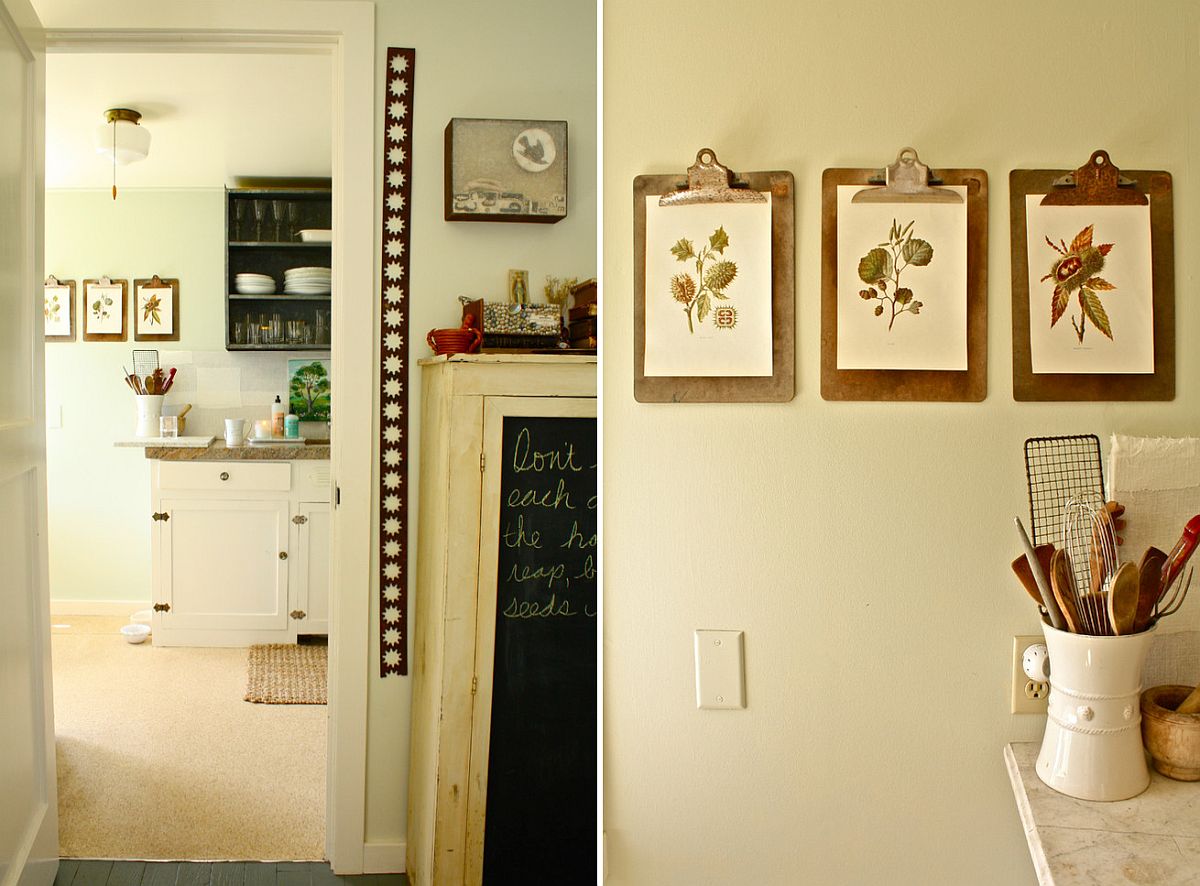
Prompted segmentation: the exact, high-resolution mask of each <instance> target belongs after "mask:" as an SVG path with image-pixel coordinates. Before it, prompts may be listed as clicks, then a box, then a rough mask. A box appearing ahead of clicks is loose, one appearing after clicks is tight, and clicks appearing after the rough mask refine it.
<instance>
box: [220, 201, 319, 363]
mask: <svg viewBox="0 0 1200 886" xmlns="http://www.w3.org/2000/svg"><path fill="white" fill-rule="evenodd" d="M256 201H262V202H261V205H262V208H263V218H262V221H261V224H260V223H259V221H258V219H257V218H256V216H255V211H254V210H255V203H256ZM277 205H278V208H279V209H282V213H280V214H281V219H276V210H277ZM332 219H333V201H332V192H331V191H330V190H329V189H328V188H226V189H225V349H226V350H229V351H328V350H329V349H330V342H331V340H332V327H331V324H332V309H331V296H329V295H289V294H286V293H283V292H282V291H280V292H277V293H275V294H272V295H246V294H242V293H239V292H238V291H237V290H236V288H235V287H234V279H235V277H236V276H237V275H238V274H241V273H256V274H268V275H270V276H271V277H273V278H274V279H275V283H276V287H277V288H278V289H279V290H282V289H283V274H284V271H286V270H288V269H289V268H296V267H323V268H328V267H331V266H332V257H333V244H331V243H312V242H302V241H301V240H300V239H299V237H300V235H299V233H298V232H299V231H300V230H303V229H311V228H318V229H320V228H325V229H328V228H330V227H332ZM276 235H278V239H275V238H276ZM321 314H323V315H324V317H323V319H324V322H323V324H320V327H321V329H322V330H323V334H322V335H319V336H318V334H317V331H318V324H319V320H320V319H321V317H320V316H319V315H321ZM274 315H279V318H280V320H281V321H282V322H283V324H284V326H285V328H286V324H287V323H288V322H289V321H293V320H302V321H304V322H305V323H306V324H307V326H308V328H309V329H310V330H312V332H313V339H314V340H313V341H312V343H299V342H279V343H266V342H262V341H260V342H257V343H247V342H245V341H241V340H239V339H238V338H237V336H236V330H237V324H239V323H240V324H242V325H243V329H245V327H246V326H247V325H249V324H254V325H257V326H259V327H260V332H261V331H265V330H262V327H263V325H265V324H266V323H268V322H269V321H270V319H271V318H272V317H273V316H274Z"/></svg>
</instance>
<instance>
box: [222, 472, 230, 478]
mask: <svg viewBox="0 0 1200 886" xmlns="http://www.w3.org/2000/svg"><path fill="white" fill-rule="evenodd" d="M221 479H222V480H228V479H229V471H221Z"/></svg>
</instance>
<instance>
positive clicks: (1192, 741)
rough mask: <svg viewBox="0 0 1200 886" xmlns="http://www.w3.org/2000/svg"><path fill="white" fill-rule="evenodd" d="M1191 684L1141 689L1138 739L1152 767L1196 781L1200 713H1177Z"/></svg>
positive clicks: (1199, 765)
mask: <svg viewBox="0 0 1200 886" xmlns="http://www.w3.org/2000/svg"><path fill="white" fill-rule="evenodd" d="M1191 691H1192V687H1191V686H1154V687H1152V688H1150V689H1147V690H1146V691H1145V692H1143V693H1142V743H1143V744H1144V745H1145V746H1146V750H1147V751H1149V752H1150V762H1151V763H1153V764H1154V768H1155V769H1157V770H1158V771H1159V772H1161V773H1162V774H1163V775H1165V776H1167V777H1168V778H1173V779H1175V780H1176V781H1200V714H1177V713H1175V708H1177V707H1178V706H1179V704H1180V703H1181V702H1182V701H1183V700H1184V699H1185V698H1187V697H1188V694H1189V693H1190V692H1191Z"/></svg>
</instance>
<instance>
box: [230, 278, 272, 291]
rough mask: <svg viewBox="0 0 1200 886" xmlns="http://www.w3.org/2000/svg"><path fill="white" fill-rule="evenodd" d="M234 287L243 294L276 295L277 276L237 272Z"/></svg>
mask: <svg viewBox="0 0 1200 886" xmlns="http://www.w3.org/2000/svg"><path fill="white" fill-rule="evenodd" d="M233 287H234V289H236V290H237V291H238V292H240V293H241V294H242V295H274V294H275V278H274V277H268V276H267V275H266V274H237V275H236V276H235V277H234V278H233Z"/></svg>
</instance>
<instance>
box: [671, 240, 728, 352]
mask: <svg viewBox="0 0 1200 886" xmlns="http://www.w3.org/2000/svg"><path fill="white" fill-rule="evenodd" d="M728 248H729V235H728V234H726V233H725V226H724V225H721V226H720V227H718V228H717V229H716V230H715V231H713V232H712V235H711V236H709V238H708V245H707V246H704V247H702V248H701V250H700V252H699V253H697V252H696V248H695V246H693V245H692V241H690V240H687V239H684V238H680V239H679V241H678V242H677V243H676V244H675V245H674V246H672V247H671V254H672V255H673V256H675V260H676V261H681V262H688V261H690V262H693V263H694V265H695V268H696V276H695V277H693V276H692V275H691V274H690V273H687V272H684V273H681V274H676V275H675V276H673V277H672V278H671V298H673V299H675V301H677V302H679V303H680V304H681V305H683V312H684V314H686V315H687V321H688V332H690V333H692V334H695V332H696V327H695V323H703V322H704V321H705V319H706V318H707V317H708V315H709V314H710V313H712V310H713V299H728V298H729V296H728V295H726V294H725V290H726V289H728V288H729V285H730V284H731V283H733V280H734V278H735V277H737V263H736V262H733V261H730V260H728V259H726V258H725V250H726V249H728ZM717 256H720V258H717ZM706 265H707V270H706V269H705V266H706ZM693 309H694V310H695V312H696V318H695V323H693V321H692V310H693ZM722 316H725V315H722ZM730 328H731V327H730Z"/></svg>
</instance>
